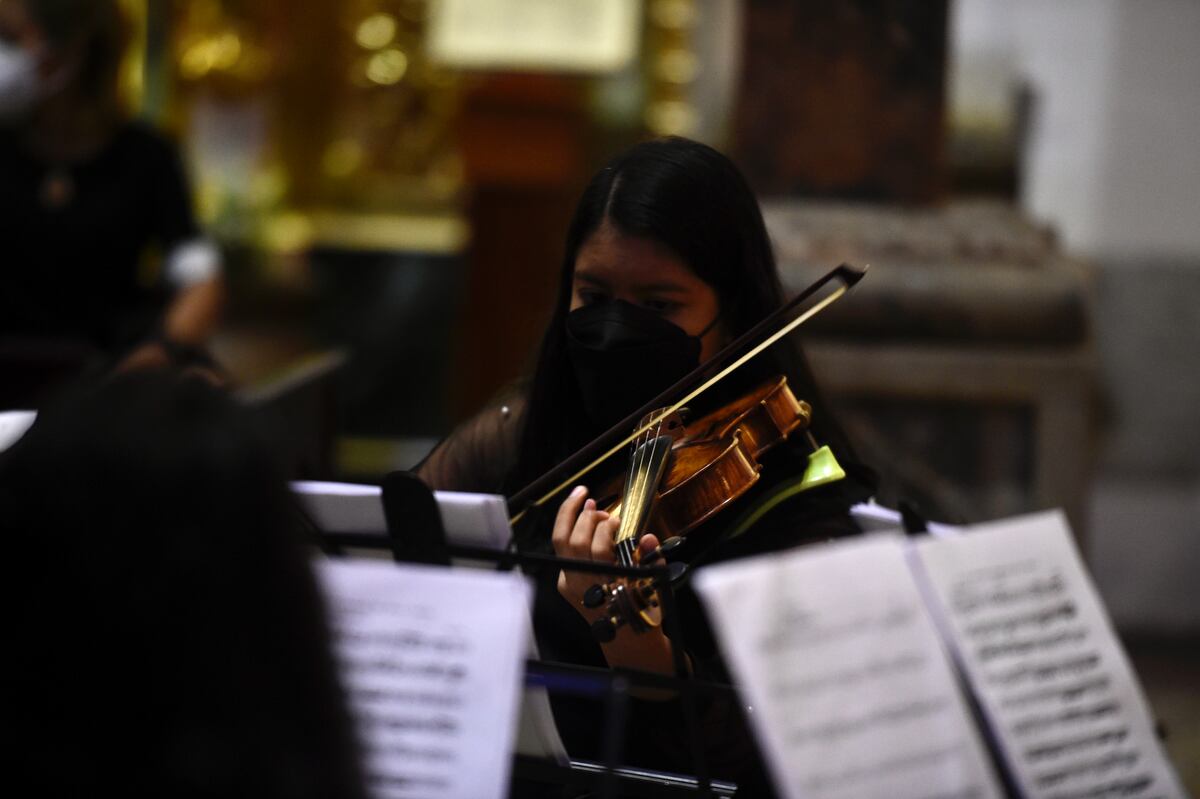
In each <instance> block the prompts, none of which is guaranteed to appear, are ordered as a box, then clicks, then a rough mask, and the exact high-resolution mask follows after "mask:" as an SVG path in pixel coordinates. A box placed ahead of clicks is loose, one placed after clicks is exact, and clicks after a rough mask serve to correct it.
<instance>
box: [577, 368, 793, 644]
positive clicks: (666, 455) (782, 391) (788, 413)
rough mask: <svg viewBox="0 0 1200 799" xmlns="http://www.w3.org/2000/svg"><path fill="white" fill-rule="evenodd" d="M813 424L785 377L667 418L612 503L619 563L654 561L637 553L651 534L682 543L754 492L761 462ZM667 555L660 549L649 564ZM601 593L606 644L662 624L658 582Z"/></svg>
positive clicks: (639, 452)
mask: <svg viewBox="0 0 1200 799" xmlns="http://www.w3.org/2000/svg"><path fill="white" fill-rule="evenodd" d="M811 421H812V408H811V406H809V404H808V403H807V402H804V401H803V400H800V399H797V398H796V396H795V394H793V393H792V390H791V389H790V388H789V387H788V385H787V379H786V378H785V377H775V378H772V379H770V380H768V381H766V382H764V383H762V384H760V385H759V386H757V387H756V388H755V389H754V390H753V391H751V392H749V393H747V394H745V395H743V396H741V397H739V398H738V399H737V400H735V401H734V402H732V403H730V404H728V405H726V406H724V407H722V408H720V409H718V410H716V411H713V412H712V413H709V414H707V415H705V416H703V417H701V418H699V419H696V420H695V421H693V422H691V423H688V424H684V423H683V420H682V419H681V418H679V417H678V416H670V417H667V418H665V419H664V420H663V422H662V424H660V425H657V426H655V427H654V428H653V429H652V431H651V435H649V436H647V437H646V439H645V440H644V441H641V442H639V443H638V444H637V445H636V446H635V449H634V454H633V456H632V459H631V461H632V462H631V467H630V470H629V472H628V474H627V475H625V476H624V478H623V482H624V485H623V486H622V489H623V491H622V494H621V500H620V502H619V503H613V504H608V508H607V509H608V510H609V511H610V512H611V513H615V514H617V515H618V516H619V517H620V520H621V523H620V528H619V530H618V532H617V536H616V555H617V560H618V562H620V563H621V564H622V565H626V566H633V565H637V564H638V563H642V562H646V561H645V560H644V559H643V558H642V557H641V556H640V555H639V551H638V547H637V542H638V540H639V539H640V538H641V536H642V535H644V534H646V533H652V534H654V535H655V536H656V537H657V538H658V540H659V541H661V542H668V543H667V544H666V546H665V549H670V548H673V547H674V546H676V545H677V544H679V543H681V542H682V540H683V537H684V536H685V535H686V534H687V533H688V532H690V531H691V530H693V529H694V528H695V527H697V526H698V525H700V524H702V523H703V522H705V521H707V520H708V519H710V518H712V517H713V516H714V515H715V514H717V513H719V512H720V511H721V510H722V509H724V508H726V507H727V506H728V505H729V504H730V503H732V502H733V501H734V500H736V499H737V498H738V497H740V496H742V495H743V494H745V493H746V492H747V491H749V490H750V488H751V487H752V486H753V485H754V484H755V483H756V482H757V481H758V478H759V472H760V471H761V470H762V465H761V464H760V463H759V462H758V458H759V457H760V456H761V455H762V454H763V453H765V452H766V451H768V450H769V449H771V448H772V447H774V446H775V445H776V444H778V443H780V442H781V441H784V440H785V439H787V437H788V436H789V435H790V434H791V433H793V432H795V431H797V430H803V429H807V428H808V426H809V424H810V423H811ZM600 504H601V506H602V507H603V506H604V505H605V504H606V503H604V502H603V501H602V502H601V503H600ZM663 557H665V552H664V546H662V545H660V547H659V548H658V549H657V550H655V552H654V553H652V554H651V555H650V558H649V560H651V561H653V560H658V559H660V558H663ZM595 588H596V590H595V591H593V592H590V594H591V596H590V599H585V604H587V605H588V606H590V607H597V608H598V607H600V606H602V605H603V606H604V608H605V614H604V616H603V617H602V618H601V619H599V620H598V621H597V622H596V623H595V624H593V625H592V629H593V632H594V634H595V635H596V637H597V638H598V639H600V640H601V641H606V640H611V639H612V637H613V636H614V635H615V634H616V629H617V627H618V626H620V625H621V624H628V625H629V626H630V627H631V628H632V629H634V630H635V631H639V632H640V631H643V630H645V629H648V628H650V627H656V626H658V625H659V624H660V623H661V621H662V614H661V609H660V607H659V600H658V595H657V590H656V589H655V587H654V585H653V581H652V580H651V579H649V578H640V579H635V580H624V579H620V580H613V581H611V582H609V583H607V584H605V585H602V586H596V587H595Z"/></svg>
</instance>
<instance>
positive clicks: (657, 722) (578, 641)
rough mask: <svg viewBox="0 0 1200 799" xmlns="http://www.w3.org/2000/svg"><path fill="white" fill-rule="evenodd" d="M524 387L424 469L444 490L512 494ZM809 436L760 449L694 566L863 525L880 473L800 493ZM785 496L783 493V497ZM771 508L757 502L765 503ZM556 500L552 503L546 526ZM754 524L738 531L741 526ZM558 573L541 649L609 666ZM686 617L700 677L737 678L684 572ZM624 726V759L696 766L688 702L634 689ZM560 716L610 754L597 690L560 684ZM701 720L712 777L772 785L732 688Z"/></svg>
mask: <svg viewBox="0 0 1200 799" xmlns="http://www.w3.org/2000/svg"><path fill="white" fill-rule="evenodd" d="M523 407H524V404H523V401H522V398H521V395H520V393H519V392H513V393H512V394H510V395H508V396H507V397H505V398H502V399H501V400H499V401H498V402H496V403H495V404H494V405H493V406H492V407H490V408H489V409H487V410H485V411H484V412H483V413H481V414H480V415H479V416H477V417H476V418H474V419H473V420H471V421H469V422H467V423H465V424H464V425H463V426H462V427H460V428H459V429H458V430H456V431H455V432H454V433H453V434H452V435H451V436H450V438H449V439H447V440H446V441H445V442H443V443H442V445H441V446H439V447H438V448H437V449H436V450H435V451H434V452H433V453H432V454H431V455H430V457H429V458H428V459H426V461H425V462H424V463H422V464H421V465H420V466H419V467H418V469H417V472H418V474H419V475H420V476H421V477H422V478H423V479H425V480H426V481H427V482H428V483H430V485H431V486H432V487H434V488H437V489H444V490H458V491H481V492H487V493H503V491H504V489H505V485H504V479H505V475H506V473H507V470H508V468H510V467H511V465H512V463H513V462H514V460H515V447H516V445H517V441H518V440H519V439H518V432H517V431H518V430H519V427H520V414H521V411H522V409H523ZM806 454H807V453H806V445H804V444H802V443H800V442H798V441H797V442H793V441H789V442H785V443H784V444H782V445H780V446H778V447H777V448H775V449H774V450H772V451H771V452H768V453H767V454H766V455H765V456H764V457H763V458H762V460H761V462H762V464H763V470H762V472H761V477H760V479H759V481H758V482H757V483H756V484H755V485H754V486H753V487H752V488H751V489H750V491H749V492H748V493H747V494H746V495H744V496H743V497H741V498H739V499H738V500H736V501H735V502H734V503H731V505H730V506H729V507H728V508H726V509H723V510H722V511H721V513H720V514H718V515H716V516H714V517H713V518H712V519H711V520H710V521H708V522H706V523H705V524H703V525H701V526H700V527H699V528H697V529H696V530H695V531H693V532H692V533H691V534H689V536H688V537H687V543H686V544H685V551H683V552H682V555H683V558H684V559H685V560H686V561H687V562H688V563H689V564H690V565H691V568H692V569H693V570H694V569H695V568H702V567H703V564H705V563H709V562H717V561H726V560H733V559H736V558H741V557H746V556H748V555H753V554H758V553H763V552H769V551H775V550H780V549H787V548H791V547H794V546H799V545H802V544H806V543H811V542H817V541H825V540H829V539H831V538H836V537H840V536H845V535H852V534H855V533H857V532H859V530H858V528H857V526H856V525H855V523H854V522H853V520H852V519H851V518H850V516H849V508H850V506H851V505H852V504H854V503H855V502H859V501H863V500H865V499H867V498H868V497H869V495H870V493H871V490H870V487H869V486H870V485H871V484H872V482H871V481H872V476H871V475H869V474H863V475H858V474H856V472H855V471H853V463H852V462H851V461H850V459H849V458H847V459H846V462H844V463H843V466H844V467H846V468H847V470H848V471H849V472H850V475H849V477H848V478H847V479H846V480H843V481H840V482H837V483H831V484H828V485H825V486H822V487H819V488H816V489H813V490H811V491H807V492H804V493H800V494H792V493H791V492H790V491H789V488H791V487H792V486H794V484H795V483H796V481H797V480H798V478H799V477H800V476H801V475H802V474H803V472H804V468H805V466H806V465H807V458H806ZM779 496H787V497H788V498H786V499H784V500H783V501H781V502H777V503H773V500H774V499H775V498H778V497H779ZM768 507H769V510H767V511H766V512H765V513H761V514H760V513H757V512H756V511H760V510H761V509H764V508H768ZM556 511H557V505H555V507H553V508H546V509H544V511H543V512H544V514H545V517H546V518H545V519H544V522H545V523H546V524H547V529H548V526H549V525H550V524H552V522H553V516H554V513H555V512H556ZM750 518H753V519H754V521H753V524H752V525H750V526H749V527H748V528H747V529H746V531H745V532H744V533H742V534H740V535H737V536H736V537H730V535H731V533H732V532H733V531H734V530H735V529H739V528H745V527H746V525H745V524H743V522H745V521H746V520H748V519H750ZM534 540H537V541H539V542H540V543H539V544H538V545H537V548H538V549H540V550H542V551H544V552H550V553H552V551H553V550H552V547H551V544H550V541H549V533H548V532H546V533H545V535H540V534H539V535H537V536H535V537H534ZM557 576H558V575H557V572H555V571H554V570H550V569H546V570H543V571H542V572H541V573H539V574H536V575H535V579H536V586H537V593H536V599H535V605H534V629H535V633H536V636H537V641H538V646H539V649H540V655H541V657H542V658H543V659H544V660H549V661H557V662H564V663H577V664H582V665H586V666H595V667H605V666H606V665H607V664H606V661H605V660H604V656H603V653H602V652H601V650H600V647H599V645H598V644H597V643H596V641H595V640H594V639H593V637H592V634H591V631H590V629H589V627H588V624H587V622H586V621H585V620H584V619H583V617H582V616H580V614H579V613H578V612H577V611H576V610H575V608H573V607H571V606H570V604H569V603H568V602H567V601H566V600H564V599H563V598H562V596H561V595H560V594H559V593H558V590H557ZM676 600H677V605H678V609H679V620H680V623H681V626H682V628H683V633H684V638H685V645H686V649H687V652H688V655H689V656H690V659H691V662H692V665H693V668H694V670H695V673H696V676H697V677H699V678H701V679H705V680H712V681H717V682H725V683H728V682H729V681H730V677H729V674H728V672H727V670H726V666H725V663H724V660H723V658H722V657H721V655H720V652H719V651H718V647H717V644H716V641H715V639H714V637H713V633H712V630H711V628H710V626H709V623H708V619H707V617H706V615H705V613H704V610H703V608H702V606H701V604H700V601H699V598H698V597H697V596H696V595H695V593H694V592H693V591H692V589H691V587H690V585H688V583H687V581H686V580H685V581H684V582H683V584H682V585H680V586H679V587H678V588H677V590H676ZM631 704H632V707H631V716H630V720H629V724H628V726H627V728H626V730H625V734H626V745H625V752H624V755H623V758H622V759H623V761H624V762H625V763H626V764H629V765H637V766H643V767H647V768H652V769H658V770H663V771H675V772H680V773H694V771H695V768H694V764H693V763H692V758H691V755H690V750H689V748H688V740H687V738H686V734H685V727H684V723H683V708H682V705H681V703H680V702H679V701H666V702H652V701H641V700H636V699H634V700H631ZM551 705H552V707H553V710H554V715H555V720H556V722H557V725H558V728H559V732H560V734H561V736H562V738H563V742H564V744H565V745H566V747H567V751H568V752H569V753H570V754H571V756H572V757H577V758H584V759H591V760H601V759H602V758H603V755H602V749H601V744H602V735H603V719H604V708H603V705H602V704H601V702H600V701H598V700H596V699H593V698H589V697H579V696H570V695H555V694H553V693H552V694H551ZM699 712H700V727H701V731H702V737H703V739H704V749H705V759H706V762H707V764H708V767H709V769H710V773H711V776H713V777H714V778H721V779H727V780H732V781H734V782H737V783H738V784H739V786H740V787H741V792H742V793H744V794H745V795H747V796H755V797H759V796H767V797H769V796H772V795H773V791H772V790H771V788H770V784H769V780H768V778H767V774H766V768H765V764H764V763H763V761H762V758H761V756H760V754H759V752H758V749H757V746H756V745H755V743H754V741H753V738H752V735H751V733H750V730H749V727H748V725H747V722H746V719H745V717H744V713H743V709H742V707H741V704H740V703H739V702H738V701H737V699H736V696H735V695H734V694H732V693H728V692H726V693H717V694H713V693H705V694H702V695H701V697H700V707H699Z"/></svg>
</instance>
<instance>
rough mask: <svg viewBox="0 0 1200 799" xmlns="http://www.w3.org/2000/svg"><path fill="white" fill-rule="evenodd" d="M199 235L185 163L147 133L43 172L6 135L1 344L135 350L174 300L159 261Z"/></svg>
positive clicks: (117, 139) (1, 144)
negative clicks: (37, 339)
mask: <svg viewBox="0 0 1200 799" xmlns="http://www.w3.org/2000/svg"><path fill="white" fill-rule="evenodd" d="M196 234H197V227H196V222H195V219H194V218H193V215H192V209H191V200H190V195H189V191H188V185H187V181H186V179H185V177H184V171H183V167H182V164H181V162H180V159H179V156H178V153H177V152H176V149H175V148H174V146H173V145H172V144H171V143H170V142H169V141H167V140H166V139H165V138H163V137H162V136H161V135H160V134H159V133H157V132H155V131H154V130H152V129H151V128H149V127H147V126H146V125H144V124H141V123H137V122H130V123H126V124H124V125H122V126H121V127H120V128H118V130H117V131H116V133H115V134H114V135H113V137H112V139H111V140H110V141H109V142H108V143H107V144H106V145H105V146H104V147H103V148H102V149H101V150H100V151H99V152H98V153H96V154H95V155H94V156H93V157H91V158H90V159H88V160H86V161H83V162H79V163H72V164H47V163H44V162H42V161H40V160H38V159H36V158H35V157H33V156H32V155H30V154H29V153H28V152H27V151H26V149H25V148H24V147H22V146H21V143H20V140H19V137H18V134H17V132H16V131H14V130H10V129H0V335H19V336H46V337H73V338H81V339H84V340H86V341H88V342H90V343H91V344H93V345H94V346H96V347H98V348H100V349H102V350H105V351H107V352H110V353H117V352H120V351H121V350H123V349H126V348H128V347H130V346H132V345H133V344H135V343H137V341H138V340H139V339H142V338H145V337H146V336H147V335H149V334H150V333H152V332H153V331H154V329H155V326H156V325H157V323H158V319H159V316H160V315H161V313H162V310H163V308H164V306H165V302H166V299H167V291H166V289H165V287H164V286H163V281H162V279H161V275H160V274H158V273H160V272H161V269H160V268H156V267H157V264H156V260H157V258H161V256H162V255H164V254H165V253H167V252H168V251H169V250H170V249H171V248H172V247H173V246H174V245H176V244H178V243H180V242H182V241H185V240H187V239H189V238H192V237H194V236H195V235H196Z"/></svg>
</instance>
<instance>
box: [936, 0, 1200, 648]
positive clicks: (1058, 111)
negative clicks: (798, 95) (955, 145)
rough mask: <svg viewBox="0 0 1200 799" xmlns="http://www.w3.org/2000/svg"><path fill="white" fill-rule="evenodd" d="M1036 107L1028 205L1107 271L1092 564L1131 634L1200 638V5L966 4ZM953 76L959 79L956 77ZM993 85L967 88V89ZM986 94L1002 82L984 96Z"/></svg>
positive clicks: (967, 43)
mask: <svg viewBox="0 0 1200 799" xmlns="http://www.w3.org/2000/svg"><path fill="white" fill-rule="evenodd" d="M955 3H956V5H955V17H954V20H953V23H952V34H951V35H952V46H951V49H952V53H953V54H954V56H953V57H954V58H956V59H959V63H963V64H966V65H968V66H969V65H970V64H975V65H976V68H975V72H974V73H972V72H971V70H970V69H964V70H963V71H962V75H963V76H970V75H971V74H975V75H977V74H978V72H979V66H980V65H982V67H983V69H985V70H987V69H991V70H1001V71H1003V70H1007V71H1009V72H1010V73H1011V79H1012V80H1014V81H1017V80H1025V81H1028V83H1029V84H1030V85H1031V86H1032V88H1033V90H1034V92H1035V95H1036V107H1035V114H1034V117H1033V121H1032V125H1031V128H1030V131H1029V134H1030V139H1029V142H1028V146H1027V148H1026V150H1025V152H1024V154H1023V155H1024V158H1023V163H1022V180H1023V182H1022V196H1021V202H1022V205H1023V206H1024V207H1025V209H1026V211H1027V212H1028V213H1029V214H1030V215H1031V216H1033V217H1035V218H1038V219H1040V220H1042V221H1045V222H1047V223H1049V224H1051V225H1052V226H1053V227H1054V228H1055V229H1056V230H1057V231H1058V233H1059V235H1060V239H1061V242H1062V245H1063V247H1064V248H1065V249H1066V250H1068V251H1069V252H1072V253H1074V254H1078V255H1083V256H1086V257H1087V258H1089V259H1090V260H1091V262H1092V263H1093V264H1094V266H1095V269H1096V280H1095V287H1096V294H1095V299H1096V305H1095V309H1094V317H1093V327H1094V329H1095V339H1096V344H1097V350H1098V359H1099V363H1100V368H1101V385H1100V386H1098V392H1099V396H1100V398H1101V408H1102V410H1101V415H1100V417H1099V425H1098V433H1099V436H1100V459H1099V463H1098V468H1097V474H1096V481H1095V484H1094V490H1093V494H1092V498H1091V503H1090V505H1091V513H1090V527H1089V529H1090V535H1091V546H1090V558H1089V560H1090V565H1091V567H1092V571H1093V574H1094V576H1095V578H1096V581H1097V584H1098V586H1099V588H1100V591H1101V593H1102V594H1103V595H1104V597H1105V601H1106V603H1107V604H1108V607H1109V610H1110V611H1111V613H1112V615H1113V617H1114V618H1115V619H1116V620H1117V622H1118V624H1120V625H1121V626H1123V627H1124V628H1126V629H1142V630H1146V629H1149V630H1159V631H1168V630H1191V631H1193V632H1194V631H1195V630H1196V629H1200V581H1197V580H1196V575H1197V574H1200V546H1197V545H1196V542H1197V540H1198V538H1197V536H1198V535H1200V366H1198V365H1197V364H1200V356H1197V355H1196V353H1197V352H1200V0H955ZM951 75H952V76H954V75H956V72H955V71H954V70H953V69H952V71H951ZM973 85H979V82H978V81H974V82H973V81H968V80H964V79H963V77H962V76H960V77H959V78H958V79H956V80H952V90H951V96H952V98H953V97H954V96H955V90H956V89H970V88H971V87H972V86H973ZM985 85H986V84H985Z"/></svg>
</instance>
